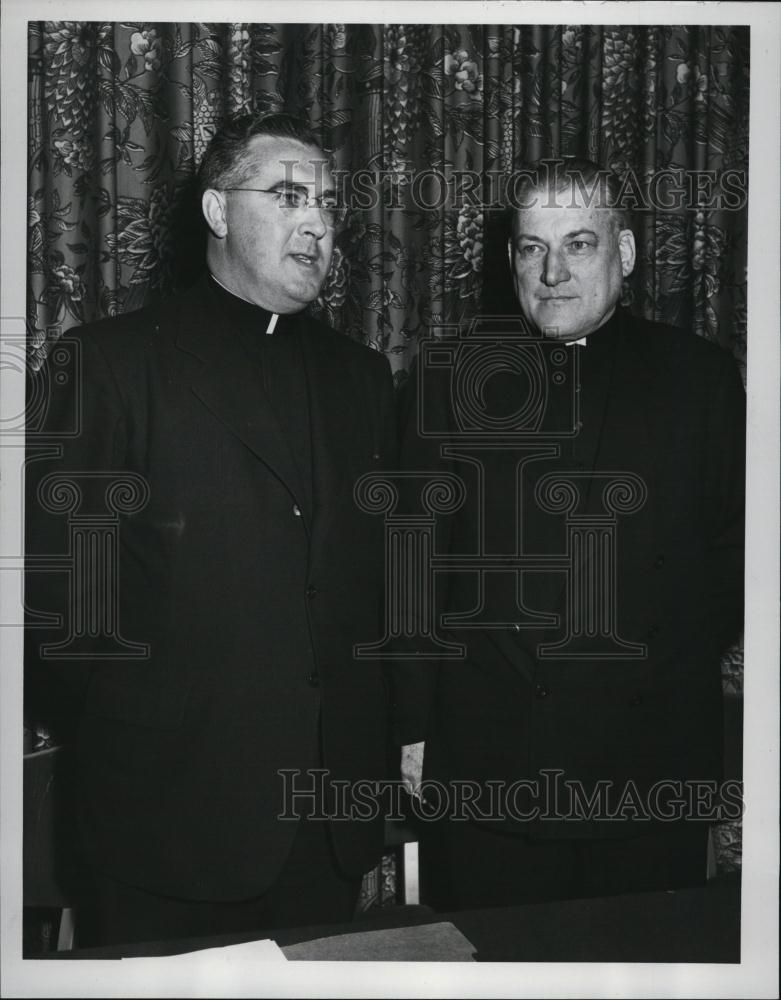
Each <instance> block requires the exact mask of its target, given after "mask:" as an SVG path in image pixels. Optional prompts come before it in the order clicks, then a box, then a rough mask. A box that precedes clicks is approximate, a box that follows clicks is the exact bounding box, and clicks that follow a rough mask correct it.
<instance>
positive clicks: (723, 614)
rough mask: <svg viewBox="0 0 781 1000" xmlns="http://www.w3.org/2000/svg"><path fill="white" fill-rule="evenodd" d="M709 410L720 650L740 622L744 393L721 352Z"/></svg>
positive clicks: (713, 612)
mask: <svg viewBox="0 0 781 1000" xmlns="http://www.w3.org/2000/svg"><path fill="white" fill-rule="evenodd" d="M719 360H720V362H721V364H720V365H719V367H718V370H717V372H716V376H715V378H714V380H713V394H712V397H711V402H710V410H709V431H708V448H709V462H708V469H709V474H710V476H711V482H710V483H709V484H708V496H709V497H710V498H712V503H711V507H710V509H709V512H708V516H709V525H708V529H709V531H708V534H709V539H710V544H709V548H708V580H709V594H708V597H709V602H710V620H711V621H712V622H713V623H714V641H715V642H717V643H718V647H719V651H720V652H723V651H724V649H725V648H726V647H727V646H728V645H729V644H730V643H732V642H734V641H735V640H736V639H737V638H738V636H739V634H740V630H741V627H742V625H743V594H744V533H745V522H744V517H745V479H746V394H745V392H744V390H743V385H742V382H741V379H740V375H739V373H738V369H737V366H736V365H735V363H734V360H733V359H732V357H730V356H729V355H727V354H726V353H724V352H722V353H721V354H720V355H719Z"/></svg>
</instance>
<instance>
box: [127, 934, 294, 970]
mask: <svg viewBox="0 0 781 1000" xmlns="http://www.w3.org/2000/svg"><path fill="white" fill-rule="evenodd" d="M122 961H123V962H133V961H135V959H134V958H123V959H122ZM144 961H145V962H176V963H177V964H179V965H190V966H193V968H195V967H196V966H198V965H201V964H203V965H204V966H208V967H209V968H210V969H215V968H218V967H219V966H229V965H232V964H234V963H236V962H287V959H286V958H285V955H284V952H283V951H282V949H281V948H280V947H279V945H278V944H277V943H276V941H272V940H271V939H270V938H265V939H264V940H262V941H246V942H244V943H243V944H226V945H224V946H223V947H218V948H202V949H200V950H199V951H186V952H183V953H181V954H179V955H156V956H155V957H154V958H149V957H144Z"/></svg>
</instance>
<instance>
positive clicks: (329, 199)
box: [222, 187, 347, 227]
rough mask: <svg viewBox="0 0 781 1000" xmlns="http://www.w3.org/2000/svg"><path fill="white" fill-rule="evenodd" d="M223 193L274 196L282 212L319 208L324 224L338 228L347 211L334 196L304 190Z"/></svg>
mask: <svg viewBox="0 0 781 1000" xmlns="http://www.w3.org/2000/svg"><path fill="white" fill-rule="evenodd" d="M222 190H223V191H253V192H255V193H256V194H273V195H274V197H275V198H276V199H277V205H278V207H279V209H280V211H282V212H303V211H304V209H306V208H317V209H318V210H319V211H320V216H321V217H322V220H323V222H324V223H325V224H326V225H327V226H329V227H333V226H337V225H339V223H341V222H343V221H344V219H345V217H346V215H347V209H346V208H344V207H343V206H342V205H339V204H338V203H337V201H336V198H335V197H334V196H333V195H332V194H324V195H312V196H311V197H310V196H309V195H308V194H307V193H306V191H304V190H303V189H302V188H246V187H241V188H222Z"/></svg>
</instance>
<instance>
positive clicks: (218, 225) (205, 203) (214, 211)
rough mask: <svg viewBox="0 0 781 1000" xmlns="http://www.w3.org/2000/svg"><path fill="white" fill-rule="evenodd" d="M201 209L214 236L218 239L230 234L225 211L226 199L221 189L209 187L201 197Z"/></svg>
mask: <svg viewBox="0 0 781 1000" xmlns="http://www.w3.org/2000/svg"><path fill="white" fill-rule="evenodd" d="M201 211H202V212H203V217H204V219H206V224H207V225H208V227H209V229H210V230H211V233H212V235H213V236H216V237H217V239H218V240H222V239H225V237H226V236H227V235H228V220H227V218H226V213H225V199H224V198H223V196H222V195H221V194H220V192H219V191H215V190H214V189H213V188H208V189H207V190H206V191H204V192H203V197H202V198H201Z"/></svg>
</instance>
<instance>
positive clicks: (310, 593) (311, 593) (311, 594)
mask: <svg viewBox="0 0 781 1000" xmlns="http://www.w3.org/2000/svg"><path fill="white" fill-rule="evenodd" d="M316 594H317V587H312V586H311V585H310V586H309V587H307V588H306V596H307V597H308V598H309V600H310V601H311V600H312V598H313V597H314V596H315V595H316Z"/></svg>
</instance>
